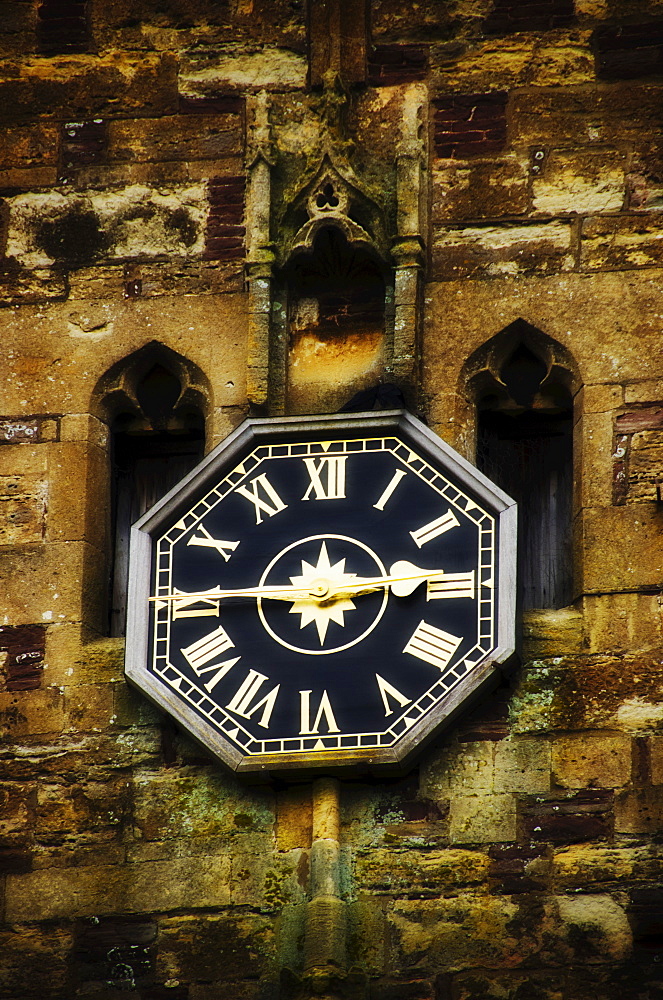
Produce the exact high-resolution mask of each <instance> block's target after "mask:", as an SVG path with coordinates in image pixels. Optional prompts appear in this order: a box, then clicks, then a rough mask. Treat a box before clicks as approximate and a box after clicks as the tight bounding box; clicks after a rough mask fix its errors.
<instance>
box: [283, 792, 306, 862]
mask: <svg viewBox="0 0 663 1000" xmlns="http://www.w3.org/2000/svg"><path fill="white" fill-rule="evenodd" d="M312 809H313V806H312V802H311V789H310V788H309V787H307V786H299V785H295V786H291V787H290V788H285V789H282V790H281V791H280V792H278V793H277V796H276V843H277V845H278V849H279V850H280V851H292V850H295V849H298V848H308V847H310V846H311V832H312V822H313V816H312Z"/></svg>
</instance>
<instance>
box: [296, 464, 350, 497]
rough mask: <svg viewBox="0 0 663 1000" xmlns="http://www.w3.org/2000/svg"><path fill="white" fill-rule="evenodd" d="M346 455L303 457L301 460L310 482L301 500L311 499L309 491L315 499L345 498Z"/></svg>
mask: <svg viewBox="0 0 663 1000" xmlns="http://www.w3.org/2000/svg"><path fill="white" fill-rule="evenodd" d="M346 460H347V456H345V455H343V456H341V457H339V458H334V457H332V456H330V457H327V458H321V459H319V460H318V461H317V462H316V460H315V459H314V458H304V459H303V462H304V465H305V466H306V470H307V472H308V474H309V477H310V480H311V482H310V483H309V486H308V489H307V490H306V493H305V494H304V496H303V497H302V500H310V499H311V491H313V492H314V493H315V497H314V499H315V500H342V499H344V498H345V463H346Z"/></svg>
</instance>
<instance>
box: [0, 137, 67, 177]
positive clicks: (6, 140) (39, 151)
mask: <svg viewBox="0 0 663 1000" xmlns="http://www.w3.org/2000/svg"><path fill="white" fill-rule="evenodd" d="M57 161H58V128H57V126H56V125H49V124H47V123H45V122H35V123H34V124H29V125H24V126H22V127H18V128H16V127H14V128H4V129H3V130H2V134H1V135H0V170H2V169H5V170H6V169H8V168H10V167H14V168H16V167H18V168H26V167H42V168H43V167H45V166H56V165H57ZM36 186H38V185H36Z"/></svg>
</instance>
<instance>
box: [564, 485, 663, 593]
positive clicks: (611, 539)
mask: <svg viewBox="0 0 663 1000" xmlns="http://www.w3.org/2000/svg"><path fill="white" fill-rule="evenodd" d="M659 522H660V518H659V515H658V512H657V510H656V508H655V505H654V504H653V503H649V504H637V505H633V506H628V507H612V508H605V509H602V510H601V509H594V510H587V511H585V515H584V523H583V542H584V551H585V571H584V579H585V590H586V591H590V592H591V591H606V590H608V591H610V590H617V591H619V590H635V589H636V588H638V587H652V586H654V587H655V586H658V583H659V582H660V580H661V573H662V571H663V541H662V540H661V532H660V523H659ZM617 539H618V540H619V544H617V545H615V540H617ZM608 552H609V555H608Z"/></svg>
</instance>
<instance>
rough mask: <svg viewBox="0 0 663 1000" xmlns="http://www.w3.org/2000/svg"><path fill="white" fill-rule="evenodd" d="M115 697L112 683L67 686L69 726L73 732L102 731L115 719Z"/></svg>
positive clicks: (66, 709)
mask: <svg viewBox="0 0 663 1000" xmlns="http://www.w3.org/2000/svg"><path fill="white" fill-rule="evenodd" d="M114 709H115V698H114V690H113V687H112V686H111V685H110V684H103V685H101V686H97V685H92V684H90V685H82V684H81V685H77V686H75V687H67V688H65V711H66V713H67V716H68V723H69V725H68V728H69V729H70V730H71V731H73V732H101V731H103V730H105V729H108V727H109V725H111V723H112V722H113V721H114Z"/></svg>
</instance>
